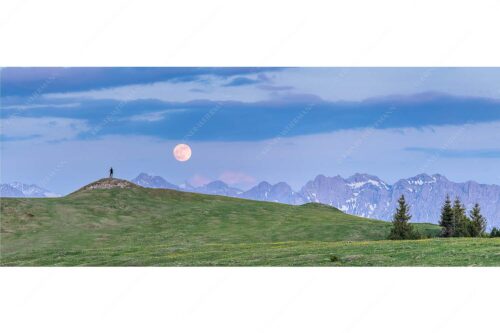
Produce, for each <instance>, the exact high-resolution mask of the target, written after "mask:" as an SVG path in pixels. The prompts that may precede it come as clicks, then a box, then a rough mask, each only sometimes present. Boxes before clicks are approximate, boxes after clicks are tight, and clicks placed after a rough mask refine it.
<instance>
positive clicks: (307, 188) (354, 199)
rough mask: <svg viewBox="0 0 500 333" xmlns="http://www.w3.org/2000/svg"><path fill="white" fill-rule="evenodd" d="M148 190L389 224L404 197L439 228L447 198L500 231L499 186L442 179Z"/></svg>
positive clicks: (14, 190) (17, 188)
mask: <svg viewBox="0 0 500 333" xmlns="http://www.w3.org/2000/svg"><path fill="white" fill-rule="evenodd" d="M131 181H132V182H133V183H135V184H137V185H140V186H143V187H150V188H164V189H172V190H179V191H186V192H196V193H203V194H213V195H223V196H228V197H236V198H243V199H250V200H258V201H271V202H279V203H284V204H290V205H301V204H304V203H309V202H315V203H322V204H326V205H330V206H333V207H337V208H338V209H340V210H342V211H343V212H345V213H348V214H352V215H357V216H362V217H369V218H375V219H380V220H385V221H390V220H391V218H392V215H393V213H394V210H395V207H396V205H397V200H398V198H399V197H400V196H401V195H404V196H405V198H406V201H407V203H408V204H409V205H410V207H411V211H410V213H411V215H412V219H411V220H412V221H413V222H431V223H438V221H439V216H440V210H441V206H442V204H443V201H444V200H445V197H446V195H449V196H450V198H451V199H454V198H455V197H458V198H460V200H461V201H462V202H463V204H464V205H465V206H466V208H467V209H470V208H471V207H472V206H473V205H474V204H475V203H476V202H477V203H479V204H480V205H481V211H482V213H483V215H484V216H485V217H486V219H487V220H488V227H489V228H491V227H494V226H496V227H500V186H499V185H486V184H479V183H477V182H474V181H468V182H463V183H457V182H453V181H450V180H448V179H447V178H446V177H445V176H443V175H440V174H434V175H427V174H419V175H417V176H415V177H411V178H405V179H401V180H398V181H397V182H395V183H394V184H388V183H386V182H384V181H383V180H381V179H380V178H378V177H376V176H372V175H368V174H360V173H356V174H354V175H353V176H351V177H348V178H343V177H341V176H334V177H328V176H324V175H318V176H316V177H315V178H314V179H312V180H310V181H308V182H307V183H306V184H305V185H304V186H303V187H302V188H301V189H300V190H299V191H294V190H293V189H292V188H291V186H290V185H288V184H287V183H285V182H279V183H276V184H270V183H268V182H266V181H262V182H260V183H259V184H257V185H256V186H254V187H252V188H250V189H249V190H246V191H244V190H241V189H238V188H235V187H232V186H229V185H228V184H226V183H224V182H223V181H220V180H216V181H213V182H210V183H208V184H205V185H203V186H193V185H191V184H189V183H184V184H182V185H179V186H178V185H175V184H173V183H170V182H168V181H167V180H165V179H164V178H163V177H161V176H152V175H149V174H147V173H144V172H143V173H140V174H139V175H138V176H137V177H136V178H134V179H132V180H131ZM0 196H2V197H55V196H58V195H57V194H55V193H52V192H50V191H48V190H46V189H43V188H41V187H39V186H36V185H26V184H22V183H19V182H13V183H9V184H1V185H0Z"/></svg>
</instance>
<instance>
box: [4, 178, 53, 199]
mask: <svg viewBox="0 0 500 333" xmlns="http://www.w3.org/2000/svg"><path fill="white" fill-rule="evenodd" d="M0 197H11V198H23V197H25V198H54V197H60V195H59V194H57V193H53V192H51V191H49V190H46V189H44V188H42V187H40V186H37V185H33V184H32V185H28V184H23V183H20V182H12V183H9V184H0Z"/></svg>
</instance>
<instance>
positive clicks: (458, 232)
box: [453, 197, 470, 237]
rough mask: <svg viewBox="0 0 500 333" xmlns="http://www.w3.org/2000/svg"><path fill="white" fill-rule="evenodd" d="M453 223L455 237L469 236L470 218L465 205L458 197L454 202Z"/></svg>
mask: <svg viewBox="0 0 500 333" xmlns="http://www.w3.org/2000/svg"><path fill="white" fill-rule="evenodd" d="M453 225H454V228H455V233H454V235H453V236H455V237H469V236H470V234H469V231H470V228H469V225H470V220H469V218H468V217H467V215H466V209H465V206H464V205H463V204H462V203H461V202H460V199H459V198H458V197H457V198H456V199H455V201H454V202H453Z"/></svg>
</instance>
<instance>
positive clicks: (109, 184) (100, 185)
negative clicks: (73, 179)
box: [73, 178, 142, 193]
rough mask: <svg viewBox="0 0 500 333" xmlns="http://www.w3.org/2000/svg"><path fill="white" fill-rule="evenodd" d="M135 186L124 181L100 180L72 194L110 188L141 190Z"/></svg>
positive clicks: (117, 179) (114, 179)
mask: <svg viewBox="0 0 500 333" xmlns="http://www.w3.org/2000/svg"><path fill="white" fill-rule="evenodd" d="M141 187H142V186H139V185H137V184H134V183H132V182H129V181H128V180H125V179H119V178H101V179H99V180H97V181H95V182H93V183H90V184H87V185H85V186H83V187H82V188H80V189H79V190H77V191H75V192H73V193H76V192H81V191H92V190H109V189H112V188H141Z"/></svg>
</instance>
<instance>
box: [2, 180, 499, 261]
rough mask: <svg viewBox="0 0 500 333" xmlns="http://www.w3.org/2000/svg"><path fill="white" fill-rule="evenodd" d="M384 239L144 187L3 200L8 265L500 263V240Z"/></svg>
mask: <svg viewBox="0 0 500 333" xmlns="http://www.w3.org/2000/svg"><path fill="white" fill-rule="evenodd" d="M415 227H416V228H417V229H418V230H419V232H420V233H421V234H422V235H425V236H426V237H428V238H427V239H422V240H415V241H388V240H386V238H387V235H388V233H389V230H390V228H391V224H390V223H388V222H383V221H377V220H372V219H365V218H361V217H356V216H352V215H348V214H344V213H342V212H341V211H339V210H337V209H335V208H332V207H328V206H324V205H319V204H306V205H303V206H289V205H284V204H278V203H269V202H258V201H251V200H243V199H236V198H228V197H222V196H210V195H202V194H195V193H186V192H178V191H171V190H161V189H146V188H140V187H132V188H123V189H121V188H112V189H95V190H81V191H77V192H75V193H73V194H70V195H68V196H66V197H62V198H30V199H27V198H19V199H18V198H15V199H14V198H2V199H1V239H0V250H1V258H0V264H1V265H2V266H498V265H500V238H496V239H495V238H492V239H489V238H476V239H472V238H469V239H466V238H461V239H458V238H457V239H440V238H436V236H437V235H438V234H439V231H440V229H439V227H438V226H436V225H432V224H426V223H418V224H415Z"/></svg>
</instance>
